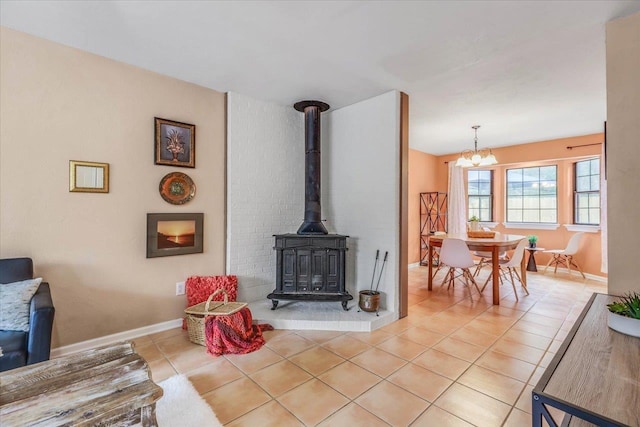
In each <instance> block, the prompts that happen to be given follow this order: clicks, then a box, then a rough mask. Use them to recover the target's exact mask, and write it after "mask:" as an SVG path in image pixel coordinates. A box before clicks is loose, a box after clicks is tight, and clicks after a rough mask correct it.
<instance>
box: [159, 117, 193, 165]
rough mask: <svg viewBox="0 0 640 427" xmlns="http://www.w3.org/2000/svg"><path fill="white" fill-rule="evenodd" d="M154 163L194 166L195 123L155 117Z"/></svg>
mask: <svg viewBox="0 0 640 427" xmlns="http://www.w3.org/2000/svg"><path fill="white" fill-rule="evenodd" d="M155 136H156V138H155V139H156V144H155V164H156V165H167V166H177V167H182V168H195V167H196V125H190V124H188V123H181V122H176V121H173V120H167V119H161V118H159V117H156V118H155Z"/></svg>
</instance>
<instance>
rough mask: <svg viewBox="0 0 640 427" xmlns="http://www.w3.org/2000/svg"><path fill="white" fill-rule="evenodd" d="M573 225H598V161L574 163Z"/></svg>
mask: <svg viewBox="0 0 640 427" xmlns="http://www.w3.org/2000/svg"><path fill="white" fill-rule="evenodd" d="M574 172H575V173H574V177H575V179H574V183H575V189H574V192H573V223H574V224H585V225H600V159H598V158H596V159H589V160H584V161H581V162H576V164H575V169H574Z"/></svg>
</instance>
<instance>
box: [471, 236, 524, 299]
mask: <svg viewBox="0 0 640 427" xmlns="http://www.w3.org/2000/svg"><path fill="white" fill-rule="evenodd" d="M527 245H528V241H527V239H522V240H520V242H519V243H518V246H516V248H515V250H514V251H513V254H511V258H510V259H507V260H500V265H499V266H498V268H500V273H501V278H502V277H504V278H505V280H509V278H507V273H509V277H510V278H511V280H509V281H510V282H511V287H513V294H514V295H515V296H516V301H518V292H517V291H516V283H515V281H514V278H513V275H514V274H515V275H516V278H517V279H518V281H519V282H520V285H522V289H524V291H525V293H526V294H527V295H529V290H528V289H527V285H525V283H524V282H523V281H522V278H521V277H520V275H519V274H518V270H517V268H519V267H522V257H524V251H525V249H526V248H527ZM489 278H491V276H489ZM489 278H487V281H486V282H484V285H483V286H482V290H483V291H484V288H485V287H486V286H487V283H489Z"/></svg>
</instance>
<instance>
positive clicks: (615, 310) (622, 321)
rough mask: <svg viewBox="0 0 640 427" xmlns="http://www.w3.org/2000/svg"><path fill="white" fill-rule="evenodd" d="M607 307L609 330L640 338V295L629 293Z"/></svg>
mask: <svg viewBox="0 0 640 427" xmlns="http://www.w3.org/2000/svg"><path fill="white" fill-rule="evenodd" d="M607 307H608V308H609V319H608V324H609V327H610V328H611V329H613V330H614V331H618V332H620V333H623V334H626V335H631V336H632V337H638V338H640V293H637V292H629V293H628V294H627V295H625V296H622V297H620V299H619V300H617V301H614V302H612V303H611V304H607Z"/></svg>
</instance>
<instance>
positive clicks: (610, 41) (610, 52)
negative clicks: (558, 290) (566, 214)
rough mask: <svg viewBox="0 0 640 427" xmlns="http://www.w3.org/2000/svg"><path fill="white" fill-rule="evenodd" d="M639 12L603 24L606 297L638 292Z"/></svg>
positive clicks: (639, 174) (639, 175)
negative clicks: (604, 44) (605, 55)
mask: <svg viewBox="0 0 640 427" xmlns="http://www.w3.org/2000/svg"><path fill="white" fill-rule="evenodd" d="M639 70H640V13H636V14H635V15H631V16H628V17H626V18H622V19H618V20H615V21H612V22H609V23H607V157H608V160H607V168H608V174H607V178H608V188H609V200H608V202H609V203H608V205H609V208H608V215H609V235H608V248H609V293H611V294H614V295H621V294H623V293H625V292H627V291H631V290H634V291H640V280H638V268H637V265H638V236H640V225H638V217H640V215H639V214H638V212H639V211H640V198H638V189H640V166H639V159H640V79H639V78H638V76H639V75H640V71H639Z"/></svg>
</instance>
